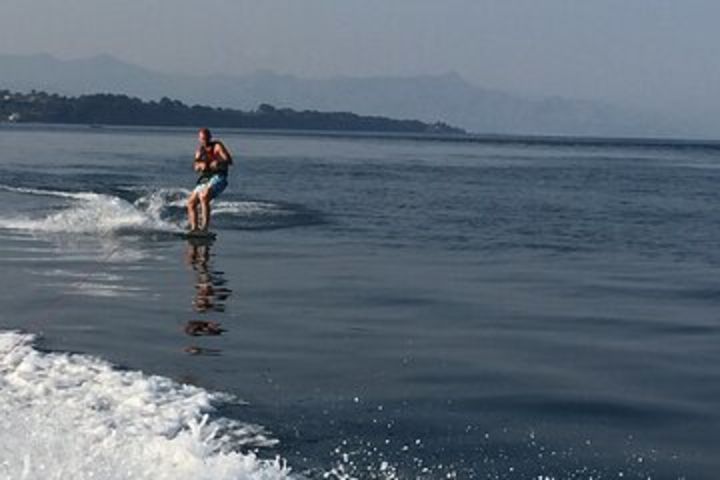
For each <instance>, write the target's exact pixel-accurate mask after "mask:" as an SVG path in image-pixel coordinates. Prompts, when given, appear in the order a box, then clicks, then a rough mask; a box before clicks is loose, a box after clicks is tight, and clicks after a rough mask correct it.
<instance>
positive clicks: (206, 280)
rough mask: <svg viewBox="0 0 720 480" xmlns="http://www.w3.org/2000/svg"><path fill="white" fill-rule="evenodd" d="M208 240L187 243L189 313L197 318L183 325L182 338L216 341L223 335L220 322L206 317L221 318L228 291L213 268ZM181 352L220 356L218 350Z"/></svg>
mask: <svg viewBox="0 0 720 480" xmlns="http://www.w3.org/2000/svg"><path fill="white" fill-rule="evenodd" d="M212 244H213V241H212V240H198V239H191V240H188V244H187V249H186V251H185V263H186V264H187V265H188V266H189V267H190V268H192V270H193V271H194V272H195V295H194V296H193V299H192V306H193V310H194V311H195V312H196V313H197V314H199V315H201V318H197V319H193V320H189V321H188V322H187V323H186V324H185V328H184V331H185V334H186V335H188V336H191V337H216V336H219V335H222V334H223V333H224V332H225V329H224V328H223V326H222V324H221V322H219V321H218V320H216V319H214V318H212V317H210V316H211V315H217V314H222V313H223V312H224V311H225V305H226V303H227V300H228V298H230V295H232V290H230V289H229V288H227V286H226V285H227V280H226V279H225V273H224V272H222V271H219V270H215V269H214V268H213V262H212V260H213V257H214V255H213V254H212V253H211V247H212ZM185 351H186V352H187V353H189V354H191V355H220V354H221V353H222V352H221V350H219V349H214V348H206V347H202V346H199V345H190V346H188V347H186V348H185Z"/></svg>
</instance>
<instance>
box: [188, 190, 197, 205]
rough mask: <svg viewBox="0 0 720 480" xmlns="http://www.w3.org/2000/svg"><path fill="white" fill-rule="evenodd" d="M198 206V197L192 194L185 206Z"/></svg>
mask: <svg viewBox="0 0 720 480" xmlns="http://www.w3.org/2000/svg"><path fill="white" fill-rule="evenodd" d="M197 204H198V196H197V195H196V194H195V192H193V193H192V194H191V195H190V197H188V199H187V206H188V207H190V208H192V207H195V206H196V205H197Z"/></svg>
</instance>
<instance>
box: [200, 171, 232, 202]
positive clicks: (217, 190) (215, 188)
mask: <svg viewBox="0 0 720 480" xmlns="http://www.w3.org/2000/svg"><path fill="white" fill-rule="evenodd" d="M227 186H228V181H227V176H226V175H213V176H212V177H210V178H209V179H208V180H207V181H205V182H203V183H200V184H198V185H197V186H196V187H195V188H194V189H193V190H194V191H195V192H198V193H200V192H201V191H203V190H204V189H206V188H208V189H210V199H211V200H212V199H213V198H216V197H217V196H218V195H220V194H221V193H222V192H223V190H225V188H227Z"/></svg>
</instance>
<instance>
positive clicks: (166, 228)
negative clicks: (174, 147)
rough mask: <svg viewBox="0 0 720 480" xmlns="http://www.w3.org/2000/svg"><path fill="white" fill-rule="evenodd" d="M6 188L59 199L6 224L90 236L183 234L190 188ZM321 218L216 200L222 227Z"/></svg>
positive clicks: (0, 219)
mask: <svg viewBox="0 0 720 480" xmlns="http://www.w3.org/2000/svg"><path fill="white" fill-rule="evenodd" d="M0 192H8V193H12V194H19V195H30V196H33V197H48V198H51V199H52V198H56V199H58V201H57V202H50V204H49V205H46V206H45V208H42V209H39V211H35V210H34V211H33V212H32V213H31V214H28V213H25V214H14V215H5V216H0V229H5V230H18V231H28V232H45V233H76V234H88V235H122V234H143V233H144V234H163V233H165V234H175V233H180V232H182V231H183V230H184V228H185V223H186V219H185V215H186V214H185V201H186V198H187V196H188V194H189V193H190V191H189V190H186V189H181V188H160V189H155V190H149V189H143V190H139V189H136V188H129V189H125V190H120V191H117V192H112V193H94V192H65V191H57V190H44V189H37V188H23V187H13V186H7V185H0ZM318 221H319V219H318V217H317V215H316V214H314V213H312V212H309V211H306V210H305V209H303V208H302V207H299V206H293V205H283V204H279V203H273V202H265V201H250V200H244V201H230V200H222V199H219V200H218V201H217V202H214V204H213V222H214V224H215V225H216V226H217V227H218V228H220V229H269V228H284V227H291V226H298V225H307V224H313V223H318Z"/></svg>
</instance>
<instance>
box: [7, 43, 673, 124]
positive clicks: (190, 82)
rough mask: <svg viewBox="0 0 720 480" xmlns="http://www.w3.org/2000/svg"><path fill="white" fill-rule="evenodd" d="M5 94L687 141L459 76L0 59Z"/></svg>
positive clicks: (612, 110)
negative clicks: (222, 70) (198, 69)
mask: <svg viewBox="0 0 720 480" xmlns="http://www.w3.org/2000/svg"><path fill="white" fill-rule="evenodd" d="M0 88H7V89H10V90H15V91H22V92H26V91H29V90H31V89H38V90H45V91H49V92H57V93H62V94H66V95H79V94H84V93H98V92H109V93H125V94H128V95H131V96H138V97H140V98H143V99H159V98H161V97H164V96H167V97H171V98H175V99H179V100H181V101H183V102H186V103H190V104H193V103H199V104H209V105H214V106H222V107H229V108H241V109H254V108H256V107H257V106H258V105H259V104H260V103H269V104H272V105H275V106H277V107H290V108H294V109H317V110H324V111H352V112H355V113H358V114H362V115H383V116H388V117H393V118H411V119H418V120H423V121H426V122H435V121H444V122H447V123H449V124H451V125H456V126H459V127H462V128H465V129H467V130H469V131H473V132H479V133H513V134H564V135H610V136H634V135H637V136H644V135H667V134H675V135H682V134H684V133H686V132H683V131H681V130H680V129H678V128H672V127H671V126H670V125H669V123H667V122H666V121H663V120H662V119H660V118H658V116H650V115H647V114H642V113H638V112H632V111H629V110H624V109H621V108H618V107H614V106H610V105H606V104H603V103H599V102H593V101H583V100H572V99H563V98H557V97H552V98H529V97H525V96H520V95H513V94H511V93H507V92H502V91H498V90H491V89H485V88H481V87H477V86H474V85H471V84H470V83H468V82H466V81H465V80H463V78H461V77H460V76H459V75H457V74H454V73H450V74H446V75H436V76H429V75H428V76H414V77H374V78H347V77H336V78H327V79H304V78H298V77H294V76H290V75H279V74H276V73H273V72H257V73H254V74H251V75H245V76H229V75H213V76H191V75H171V74H166V73H160V72H155V71H152V70H148V69H145V68H142V67H138V66H136V65H131V64H128V63H125V62H122V61H120V60H117V59H115V58H113V57H111V56H107V55H101V56H97V57H91V58H87V59H81V60H58V59H56V58H54V57H52V56H49V55H30V56H15V55H0Z"/></svg>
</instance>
